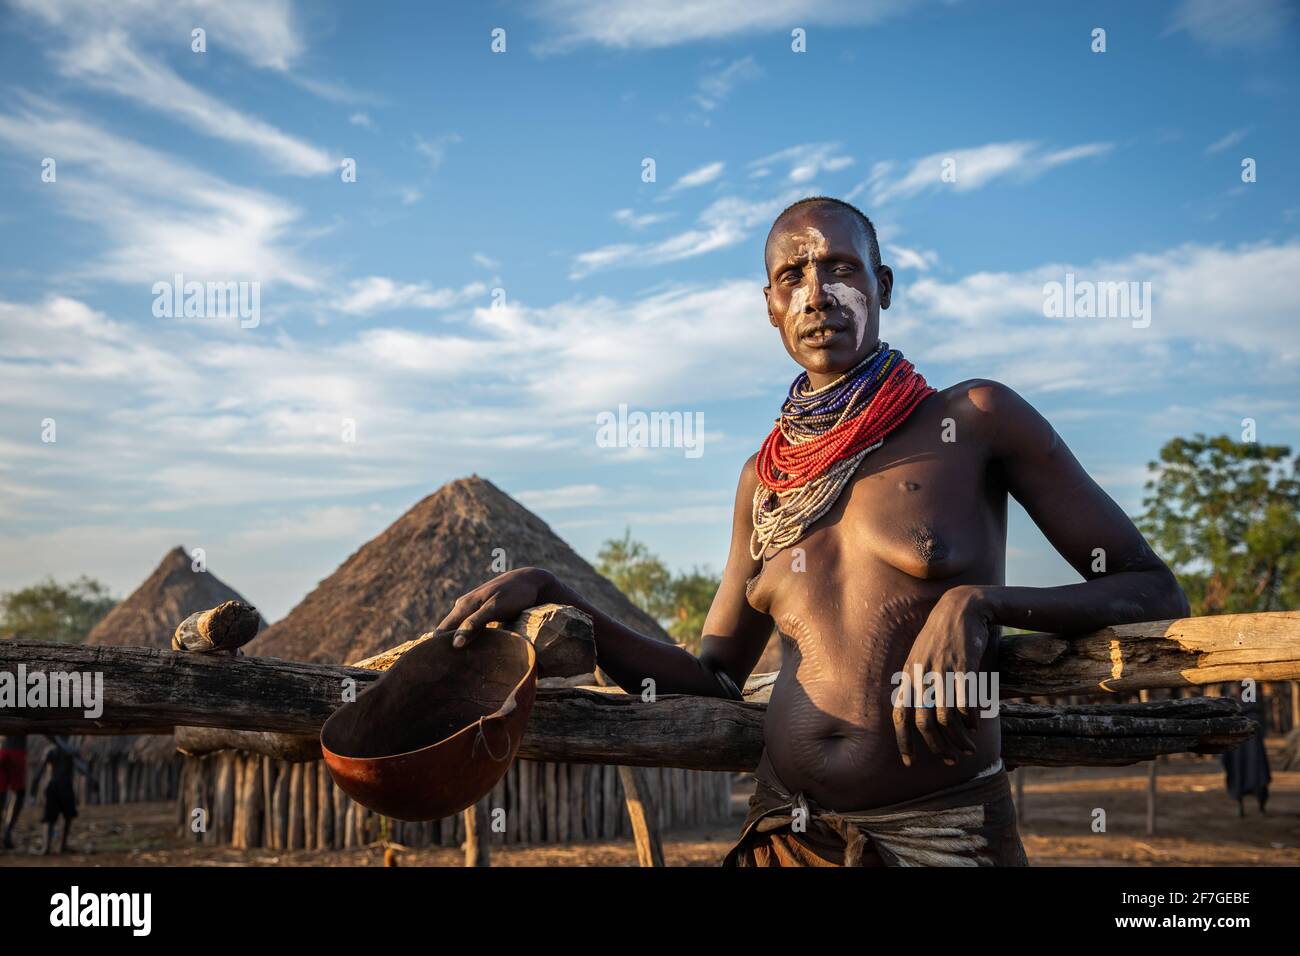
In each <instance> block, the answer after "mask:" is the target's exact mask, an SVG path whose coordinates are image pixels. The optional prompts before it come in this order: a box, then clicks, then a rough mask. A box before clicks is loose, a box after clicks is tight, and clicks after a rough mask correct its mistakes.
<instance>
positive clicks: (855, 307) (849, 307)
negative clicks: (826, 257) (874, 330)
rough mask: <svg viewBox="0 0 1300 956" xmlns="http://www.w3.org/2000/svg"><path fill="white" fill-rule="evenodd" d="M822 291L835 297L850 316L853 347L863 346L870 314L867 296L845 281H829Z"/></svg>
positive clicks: (837, 302)
mask: <svg viewBox="0 0 1300 956" xmlns="http://www.w3.org/2000/svg"><path fill="white" fill-rule="evenodd" d="M800 291H803V290H800ZM822 291H824V292H825V293H826V294H827V295H828V296H830V297H831V298H832V299H834V300H835V304H836V305H838V306H839V307H840V309H841V310H842V311H843V312H844V313H845V314H846V315H847V316H848V317H849V320H850V321H851V322H852V323H853V334H854V339H855V341H854V345H853V347H854V348H855V349H860V348H862V337H863V336H864V335H866V332H867V316H868V315H869V314H870V309H869V308H868V303H867V297H866V296H865V295H863V294H862V292H861V291H859V290H858V289H855V288H853V286H851V285H845V284H844V283H843V282H828V283H826V284H825V285H823V286H822ZM790 298H791V301H793V299H794V297H793V296H791V297H790ZM805 299H806V296H805Z"/></svg>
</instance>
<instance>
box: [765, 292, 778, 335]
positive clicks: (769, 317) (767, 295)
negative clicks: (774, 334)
mask: <svg viewBox="0 0 1300 956" xmlns="http://www.w3.org/2000/svg"><path fill="white" fill-rule="evenodd" d="M771 293H772V287H771V286H770V285H765V286H763V301H764V302H766V303H767V321H768V322H769V323H771V325H772V328H774V329H775V328H777V322H776V316H775V315H773V314H772V294H771Z"/></svg>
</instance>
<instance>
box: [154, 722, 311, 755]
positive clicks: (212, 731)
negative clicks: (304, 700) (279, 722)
mask: <svg viewBox="0 0 1300 956" xmlns="http://www.w3.org/2000/svg"><path fill="white" fill-rule="evenodd" d="M176 749H177V750H179V751H180V752H181V753H184V754H189V755H190V756H193V757H198V756H202V755H203V754H209V753H217V752H218V751H222V750H245V751H248V752H249V753H258V754H264V755H266V756H269V757H274V758H275V759H276V760H288V761H290V762H293V763H298V762H301V761H305V760H320V759H321V751H320V737H319V736H318V735H297V734H273V733H265V732H261V731H253V730H229V729H226V728H223V727H177V728H176Z"/></svg>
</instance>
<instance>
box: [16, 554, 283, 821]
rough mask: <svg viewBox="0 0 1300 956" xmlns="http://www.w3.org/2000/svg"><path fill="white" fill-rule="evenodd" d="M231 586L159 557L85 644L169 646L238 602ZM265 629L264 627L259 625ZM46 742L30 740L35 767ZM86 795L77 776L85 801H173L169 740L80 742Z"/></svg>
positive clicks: (175, 783) (187, 563) (175, 558)
mask: <svg viewBox="0 0 1300 956" xmlns="http://www.w3.org/2000/svg"><path fill="white" fill-rule="evenodd" d="M242 600H243V598H242V597H240V596H239V594H238V592H236V591H235V590H234V589H233V588H231V587H229V586H228V585H227V584H226V583H225V582H223V581H222V580H221V579H220V578H218V577H217V576H216V575H215V574H213V573H212V572H211V571H207V570H202V571H199V570H195V567H194V562H193V561H192V559H191V557H190V555H189V554H187V553H186V551H185V549H184V548H181V547H176V548H173V549H172V550H171V551H168V552H167V554H165V555H164V556H163V559H162V561H161V562H160V563H159V564H158V567H157V568H155V569H154V572H153V574H151V575H149V577H148V578H146V579H145V581H144V583H143V584H141V585H140V586H139V587H138V588H136V589H135V590H134V591H133V592H132V593H131V595H130V596H129V597H127V598H126V599H125V600H124V601H122V602H121V603H120V604H118V605H117V606H116V607H114V608H113V610H111V611H109V612H108V614H106V615H105V616H104V619H103V620H102V621H100V622H99V623H98V624H96V625H95V627H94V629H93V630H92V631H91V632H90V633H89V634H88V635H86V641H85V642H86V643H87V644H100V645H110V646H114V647H123V646H134V647H164V648H165V647H170V646H171V638H172V633H173V632H174V631H175V630H176V625H177V624H179V623H180V622H181V621H183V620H184V619H185V618H187V617H189V616H190V615H191V614H193V613H194V612H195V611H202V610H205V609H207V608H210V607H215V606H216V605H218V604H221V603H223V602H225V601H242ZM263 626H265V621H263ZM45 746H46V744H45V741H44V740H43V738H42V739H37V740H34V741H33V753H32V760H33V766H36V765H37V764H36V763H35V761H36V760H37V759H38V758H39V757H43V756H44V747H45ZM80 747H81V753H82V756H84V757H85V758H86V761H87V763H88V765H89V768H90V776H91V778H93V779H94V780H95V781H96V782H97V783H98V785H99V786H98V789H96V790H92V789H91V788H90V787H89V786H88V785H87V781H86V779H84V778H82V777H80V776H78V777H77V781H78V786H79V787H80V788H81V790H82V794H81V798H82V799H83V800H84V801H87V802H90V803H133V802H136V801H142V800H173V799H175V798H176V796H177V794H178V793H179V792H180V791H179V785H180V777H181V768H182V760H181V757H180V755H179V754H177V753H176V746H175V743H174V742H173V738H172V737H171V736H160V735H153V736H138V737H135V736H132V737H105V736H87V737H84V738H82V740H81V741H80Z"/></svg>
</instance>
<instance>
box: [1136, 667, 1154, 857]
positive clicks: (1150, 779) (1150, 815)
mask: <svg viewBox="0 0 1300 956" xmlns="http://www.w3.org/2000/svg"><path fill="white" fill-rule="evenodd" d="M1138 699H1139V700H1141V701H1142V703H1144V704H1146V703H1150V701H1151V691H1149V690H1145V689H1144V690H1140V691H1138ZM1156 788H1157V781H1156V760H1154V759H1153V760H1152V761H1151V765H1150V767H1148V768H1147V835H1148V836H1155V832H1156Z"/></svg>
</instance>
